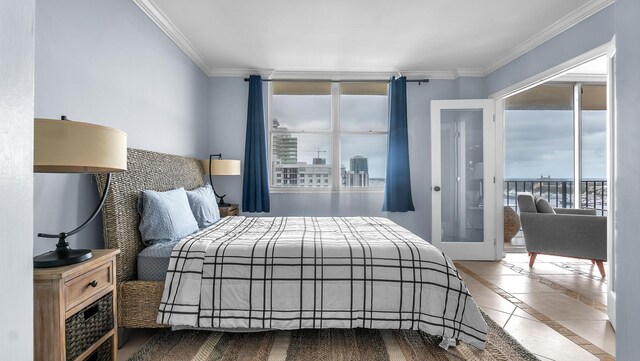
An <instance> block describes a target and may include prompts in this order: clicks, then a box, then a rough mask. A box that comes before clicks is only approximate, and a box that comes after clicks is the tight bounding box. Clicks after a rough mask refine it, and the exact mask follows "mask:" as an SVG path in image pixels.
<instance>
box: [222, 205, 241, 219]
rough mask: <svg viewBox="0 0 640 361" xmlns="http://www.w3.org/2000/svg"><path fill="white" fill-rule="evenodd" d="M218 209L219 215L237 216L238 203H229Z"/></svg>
mask: <svg viewBox="0 0 640 361" xmlns="http://www.w3.org/2000/svg"><path fill="white" fill-rule="evenodd" d="M218 209H219V210H220V217H228V216H237V215H238V205H237V204H230V205H228V206H224V207H218Z"/></svg>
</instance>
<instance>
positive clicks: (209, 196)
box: [187, 184, 220, 229]
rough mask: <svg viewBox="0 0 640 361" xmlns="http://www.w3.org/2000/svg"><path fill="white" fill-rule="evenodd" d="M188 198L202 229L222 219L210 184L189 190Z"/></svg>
mask: <svg viewBox="0 0 640 361" xmlns="http://www.w3.org/2000/svg"><path fill="white" fill-rule="evenodd" d="M187 198H188V199H189V206H191V211H192V212H193V216H194V217H195V218H196V221H198V227H200V229H203V228H207V227H209V226H210V225H212V224H214V223H216V222H217V221H219V220H220V210H219V209H218V205H217V204H216V198H215V196H214V194H213V189H211V186H210V185H208V184H207V185H205V186H203V187H200V188H196V189H194V190H191V191H187Z"/></svg>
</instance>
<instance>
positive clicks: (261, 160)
mask: <svg viewBox="0 0 640 361" xmlns="http://www.w3.org/2000/svg"><path fill="white" fill-rule="evenodd" d="M264 128H265V126H264V107H263V104H262V78H260V76H258V75H252V76H251V77H249V106H248V108H247V135H246V138H245V143H244V174H243V179H242V211H243V212H269V210H270V208H271V206H270V201H269V178H268V175H267V166H268V165H267V141H266V136H265V129H264Z"/></svg>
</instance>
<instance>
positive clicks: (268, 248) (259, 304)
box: [158, 216, 487, 349]
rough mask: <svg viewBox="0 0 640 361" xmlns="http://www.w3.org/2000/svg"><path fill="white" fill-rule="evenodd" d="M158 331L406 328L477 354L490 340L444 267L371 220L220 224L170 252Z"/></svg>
mask: <svg viewBox="0 0 640 361" xmlns="http://www.w3.org/2000/svg"><path fill="white" fill-rule="evenodd" d="M158 323H162V324H166V325H173V326H181V327H184V326H187V327H197V328H214V329H253V330H263V329H301V328H357V327H363V328H372V329H412V330H421V331H424V332H426V333H429V334H431V335H436V336H443V344H446V343H449V344H453V341H455V340H461V341H464V342H467V343H469V344H472V345H474V346H477V347H479V348H481V349H483V348H484V345H485V340H486V332H487V325H486V323H485V321H484V319H483V317H482V315H481V314H480V312H479V310H478V307H477V305H476V304H475V302H474V301H473V299H472V297H471V296H470V295H469V292H468V291H467V288H466V286H465V285H464V283H463V281H462V279H461V278H460V277H459V276H458V272H457V270H456V269H455V267H454V265H453V263H452V262H451V260H450V259H449V258H448V257H447V256H446V255H444V254H443V253H442V252H441V251H439V250H438V249H437V248H435V247H433V246H432V245H431V244H429V243H428V242H426V241H425V240H423V239H421V238H419V237H418V236H416V235H415V234H413V233H411V232H410V231H408V230H406V229H404V228H402V227H400V226H399V225H397V224H395V223H393V222H392V221H390V220H388V219H386V218H374V217H242V216H238V217H226V218H223V219H222V220H220V221H219V222H218V223H216V224H214V225H212V226H211V227H209V228H206V229H204V230H202V231H200V232H198V233H195V234H193V235H191V236H188V237H186V238H184V239H182V240H181V241H180V242H179V243H178V244H177V245H176V246H175V248H174V250H173V252H172V255H171V260H170V263H169V269H168V272H167V276H166V280H165V287H164V293H163V296H162V302H161V304H160V309H159V312H158ZM445 341H446V342H445ZM444 347H446V345H445V346H444Z"/></svg>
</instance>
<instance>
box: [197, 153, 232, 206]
mask: <svg viewBox="0 0 640 361" xmlns="http://www.w3.org/2000/svg"><path fill="white" fill-rule="evenodd" d="M214 157H217V159H213V158H214ZM201 162H202V169H203V170H204V173H205V174H208V175H209V183H211V188H212V189H213V194H215V195H216V197H218V198H220V201H219V202H218V206H220V207H226V206H229V205H230V204H229V203H226V202H225V201H224V197H226V194H225V195H222V196H219V195H218V193H217V192H216V188H215V187H214V186H213V177H212V176H214V175H240V161H239V160H230V159H222V154H210V155H209V159H203V160H201Z"/></svg>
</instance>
